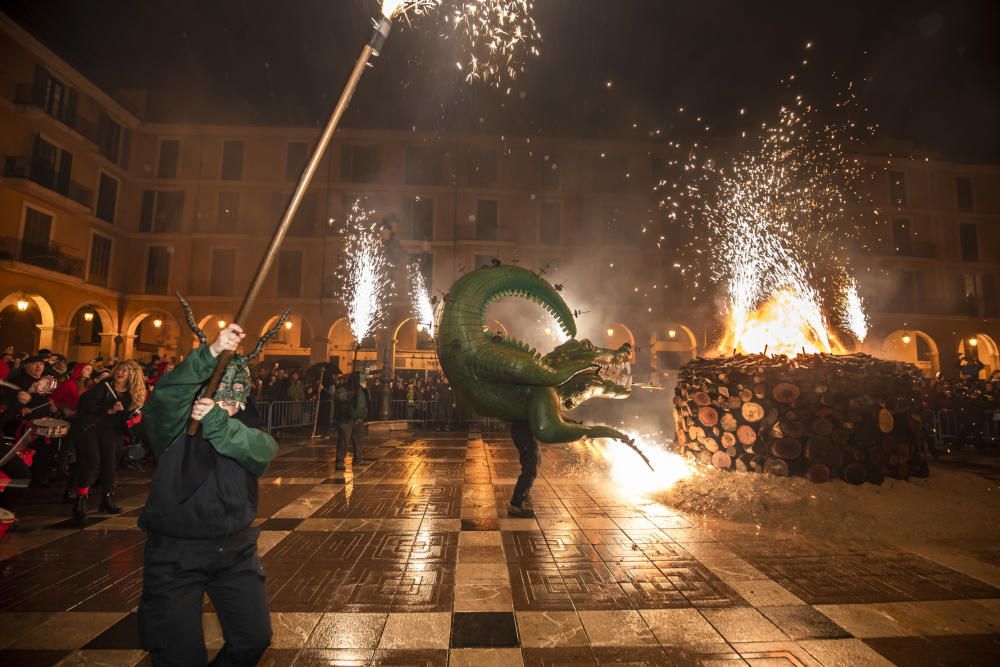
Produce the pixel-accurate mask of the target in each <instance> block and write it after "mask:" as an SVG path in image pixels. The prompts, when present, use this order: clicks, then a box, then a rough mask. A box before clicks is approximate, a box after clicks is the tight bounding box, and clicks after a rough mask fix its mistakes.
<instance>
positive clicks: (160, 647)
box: [139, 300, 287, 667]
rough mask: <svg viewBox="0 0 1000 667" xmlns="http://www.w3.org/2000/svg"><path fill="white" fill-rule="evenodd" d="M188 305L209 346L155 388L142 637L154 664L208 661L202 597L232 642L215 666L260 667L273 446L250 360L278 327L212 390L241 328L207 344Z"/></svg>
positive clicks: (148, 422)
mask: <svg viewBox="0 0 1000 667" xmlns="http://www.w3.org/2000/svg"><path fill="white" fill-rule="evenodd" d="M182 303H184V306H185V310H186V312H187V314H188V324H189V325H190V326H191V327H192V329H193V330H194V331H195V334H196V335H198V338H199V339H200V341H201V343H202V344H201V346H200V347H198V348H197V349H195V350H194V351H193V352H192V353H191V354H190V356H188V358H187V359H185V360H184V362H183V363H181V364H180V365H178V366H177V368H176V369H175V370H174V371H173V372H172V373H170V374H169V375H166V376H164V377H163V379H162V380H160V381H159V382H158V383H157V385H156V391H155V392H153V395H152V399H151V400H150V401H149V402H148V403H147V405H146V407H145V409H144V411H143V421H142V425H143V427H144V430H145V435H146V439H147V442H148V443H149V446H150V449H151V450H152V452H153V454H154V455H155V456H156V459H157V469H156V472H155V473H154V474H153V480H152V484H151V487H150V494H149V498H148V500H147V501H146V506H145V508H144V509H143V511H142V516H141V517H140V518H139V526H140V528H142V529H143V530H144V531H146V547H145V557H144V563H143V582H142V598H141V601H140V604H139V631H140V636H141V639H142V645H143V648H145V649H146V650H148V651H149V653H150V657H151V659H152V662H153V664H154V665H156V666H157V667H160V666H162V665H204V664H205V663H206V660H207V653H206V650H205V641H204V637H203V634H202V606H203V599H204V596H205V594H206V593H207V594H208V596H209V598H210V599H211V600H212V604H213V605H214V607H215V610H216V613H217V614H218V617H219V622H220V624H221V625H222V631H223V636H224V637H225V644H224V646H223V647H222V650H221V651H220V652H219V654H218V656H217V657H216V658H215V660H214V661H213V662H212V664H213V665H255V664H257V662H258V660H259V659H260V657H261V655H262V654H263V653H264V651H265V650H266V649H267V647H268V645H269V644H270V641H271V624H270V617H269V613H268V605H267V592H266V589H265V576H264V570H263V568H262V566H261V562H260V557H259V555H258V553H257V537H258V534H259V529H256V528H253V527H252V523H253V520H254V518H255V517H256V515H257V501H258V489H257V479H258V477H259V476H260V475H262V474H263V473H264V472H265V471H266V470H267V466H268V463H269V462H270V461H271V459H272V458H273V457H274V456H275V454H276V453H277V451H278V445H277V443H276V442H275V441H274V438H272V437H271V436H270V435H269V434H267V433H265V432H263V431H261V430H259V429H258V428H256V423H257V415H256V410H255V409H254V407H253V404H252V403H250V402H249V392H250V389H251V380H250V371H249V368H248V365H247V364H248V361H249V360H250V359H253V358H254V357H256V356H257V354H259V353H260V351H261V350H262V349H263V346H264V343H265V342H266V340H267V338H268V337H270V335H273V333H272V332H270V331H269V332H268V334H267V335H265V337H264V338H263V339H261V341H260V342H259V343H258V344H257V347H256V349H255V350H254V351H253V353H251V354H250V355H249V356H243V355H239V354H236V355H234V356H233V357H232V360H231V361H230V363H229V364H228V365H227V367H226V369H225V373H224V374H223V377H222V381H221V382H220V384H219V388H218V391H216V392H215V394H214V395H213V396H212V397H207V396H204V395H203V391H204V385H205V384H206V383H207V382H208V380H209V378H210V377H211V375H212V372H213V370H214V369H215V365H216V360H217V357H218V356H219V355H220V354H222V353H223V352H224V351H226V350H230V351H235V350H236V348H237V347H238V346H239V344H240V342H241V341H242V340H243V338H244V335H245V334H244V333H243V330H242V329H241V328H240V327H239V326H238V325H235V324H230V325H229V326H227V327H226V328H225V329H223V330H222V331H221V332H220V333H219V337H218V338H217V339H216V340H215V341H214V342H212V343H211V344H208V342H207V340H206V338H205V334H204V333H203V332H202V331H201V329H200V328H198V327H197V325H196V324H195V323H194V318H193V316H192V315H191V313H190V308H189V307H188V306H187V303H186V302H184V301H183V300H182ZM286 314H287V313H286ZM279 325H280V322H279ZM276 331H277V328H275V329H274V332H276ZM190 419H194V420H197V421H198V422H199V423H200V432H199V433H198V435H195V436H188V435H187V432H186V431H187V426H188V420H190Z"/></svg>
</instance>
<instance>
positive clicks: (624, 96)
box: [0, 0, 1000, 162]
mask: <svg viewBox="0 0 1000 667" xmlns="http://www.w3.org/2000/svg"><path fill="white" fill-rule="evenodd" d="M535 5H536V11H535V16H536V20H537V23H538V27H539V29H540V30H541V32H542V34H543V40H544V41H543V43H542V44H541V45H540V48H541V55H540V56H539V57H537V58H531V59H530V61H529V62H528V68H527V71H526V73H525V74H524V75H522V76H521V77H520V78H518V79H517V80H516V81H514V82H513V84H512V86H511V87H512V91H511V93H510V94H505V91H504V90H497V89H495V88H489V87H486V86H483V85H481V84H473V85H470V84H467V83H465V82H464V81H463V75H462V74H461V73H460V72H459V71H458V70H457V68H456V67H455V62H456V61H457V60H461V59H462V54H461V52H460V48H461V42H460V41H459V40H456V39H442V38H441V35H442V34H449V32H450V29H449V28H447V27H445V26H443V24H442V22H441V21H440V19H437V20H436V19H435V17H434V16H430V17H424V18H421V19H419V20H418V22H417V23H415V24H414V25H413V26H412V27H409V28H408V27H405V26H399V25H397V28H396V30H395V32H394V33H393V34H392V36H391V37H390V39H389V42H388V44H387V46H386V48H385V50H384V52H383V55H382V57H381V58H379V59H378V60H376V61H375V68H374V70H370V71H369V72H368V73H367V74H366V75H365V78H364V79H363V80H362V83H361V87H360V90H359V91H358V94H357V95H356V96H355V99H354V102H353V103H352V106H351V108H350V110H349V113H348V116H347V118H346V119H345V125H348V126H355V127H357V126H366V127H386V128H395V129H409V128H413V127H415V128H417V129H419V130H438V129H440V130H456V129H457V130H463V131H483V132H490V133H495V132H503V133H512V134H517V135H535V134H539V133H541V134H559V135H584V136H615V137H635V138H639V137H646V136H648V135H649V132H650V131H653V130H655V129H660V130H662V132H663V134H661V136H669V135H670V134H671V133H681V132H682V131H684V130H682V129H681V126H680V125H676V126H675V123H677V111H676V110H677V108H678V107H679V106H684V107H685V109H686V110H688V112H690V113H691V114H700V115H702V116H703V117H704V118H705V120H706V122H709V123H711V124H712V126H713V130H712V131H713V133H714V134H715V135H717V136H725V135H726V134H731V133H734V132H736V131H738V130H739V129H741V128H742V127H743V126H744V124H746V123H747V122H748V119H749V120H750V121H753V120H759V119H762V118H764V117H773V113H774V110H775V109H776V108H777V106H778V104H779V103H780V102H781V101H782V95H783V94H785V93H786V92H787V91H786V90H785V89H784V88H782V86H781V85H780V84H779V81H780V80H781V79H782V78H783V77H786V76H787V75H788V74H790V73H793V72H795V73H797V77H798V78H797V79H796V81H797V83H796V85H795V92H802V93H803V94H805V95H806V97H807V98H808V99H810V100H816V101H818V102H822V101H823V99H824V98H825V97H828V96H829V94H830V93H831V91H832V90H833V89H834V88H835V87H839V86H841V85H844V84H845V83H846V82H847V81H849V80H853V81H855V82H856V83H857V87H858V88H857V89H858V91H859V93H860V97H861V100H862V102H863V103H864V104H865V105H866V106H867V107H868V109H869V111H868V115H867V116H866V118H865V120H869V121H874V122H877V123H878V124H879V125H880V127H881V132H880V135H881V136H883V137H887V138H891V139H901V140H908V141H911V142H913V143H914V144H915V146H916V153H917V154H921V155H922V154H924V152H929V153H931V154H939V155H942V156H945V157H952V158H959V159H966V160H973V161H993V162H996V161H1000V122H998V120H1000V118H998V116H1000V114H998V108H1000V107H998V104H1000V99H998V98H1000V77H998V63H1000V46H998V38H997V27H998V26H1000V3H998V2H995V1H990V0H985V1H983V2H960V1H936V2H928V1H914V2H895V1H894V2H877V1H872V0H865V1H863V2H857V1H854V0H841V1H839V2H825V3H816V2H801V1H800V2H785V1H768V2H761V1H753V2H751V1H750V0H746V1H744V2H735V1H722V0H699V1H697V2H695V1H689V0H535ZM0 6H2V7H3V8H4V10H5V11H6V12H7V13H8V14H9V15H10V16H11V17H13V18H14V19H15V20H17V21H18V22H19V23H21V24H22V25H24V26H25V27H26V28H27V29H28V30H29V31H31V32H32V33H33V34H35V35H36V36H37V37H39V38H40V39H41V40H42V41H43V42H45V43H46V44H47V45H48V46H49V47H50V48H52V49H53V50H54V51H55V52H56V53H58V54H59V55H60V56H62V57H63V58H65V59H66V60H67V61H69V62H70V63H71V64H73V65H74V66H76V67H77V68H78V69H80V70H81V71H82V72H83V73H84V74H86V75H87V76H89V77H90V78H91V79H93V80H94V81H95V82H97V83H98V85H100V86H102V87H103V88H105V89H106V90H110V91H113V90H115V89H118V88H144V89H147V90H149V92H150V95H151V97H150V105H149V109H148V110H147V114H146V118H147V119H149V120H172V121H180V120H193V121H200V122H253V123H274V124H294V125H317V124H320V123H322V122H323V121H325V119H326V115H327V114H328V113H329V110H330V108H331V107H332V105H333V103H334V101H335V99H336V97H337V95H338V94H339V92H340V89H341V86H342V85H343V83H344V81H345V79H346V77H347V74H348V72H349V70H350V68H351V66H352V65H353V63H354V60H355V59H356V57H357V55H358V53H359V51H360V49H361V46H362V45H363V44H364V42H365V39H366V37H367V34H368V26H369V24H370V23H369V22H370V18H369V17H370V16H372V15H374V14H375V13H376V11H377V6H378V3H377V2H376V1H375V0H288V1H286V2H277V1H275V0H238V1H235V0H226V1H222V0H218V1H212V2H206V1H204V0H200V1H193V0H169V1H162V0H60V1H54V0H4V1H3V2H0ZM810 41H811V42H813V43H814V46H813V48H812V49H811V50H809V51H805V50H804V48H803V47H804V45H805V44H806V43H807V42H810ZM803 57H808V59H809V60H810V63H809V65H808V66H807V67H805V68H803V67H802V66H801V65H800V61H801V60H802V59H803ZM834 73H836V75H837V79H836V80H834V79H833V78H832V74H834ZM608 82H611V86H610V87H609V86H608ZM740 108H746V109H747V115H746V116H744V117H740V116H739V113H738V110H739V109H740ZM633 126H635V127H633Z"/></svg>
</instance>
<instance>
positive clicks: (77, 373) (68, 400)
mask: <svg viewBox="0 0 1000 667" xmlns="http://www.w3.org/2000/svg"><path fill="white" fill-rule="evenodd" d="M93 372H94V367H93V366H91V365H90V364H85V363H82V362H81V363H79V364H77V365H76V366H74V367H73V372H72V373H70V376H69V378H68V379H66V380H63V381H62V382H61V383H60V384H59V386H58V387H57V388H56V390H55V391H54V392H52V396H51V400H52V402H53V403H54V404H55V406H56V408H58V409H59V411H60V412H62V413H63V414H64V415H66V416H67V417H72V416H74V415H75V414H76V406H77V404H78V403H79V402H80V394H82V393H83V392H85V391H86V390H87V385H88V383H89V382H90V376H91V374H92V373H93Z"/></svg>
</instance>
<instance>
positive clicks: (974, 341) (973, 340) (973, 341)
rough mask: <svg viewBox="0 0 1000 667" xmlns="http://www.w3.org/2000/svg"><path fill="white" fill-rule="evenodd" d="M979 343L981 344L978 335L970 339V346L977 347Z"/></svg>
mask: <svg viewBox="0 0 1000 667" xmlns="http://www.w3.org/2000/svg"><path fill="white" fill-rule="evenodd" d="M977 345H979V338H978V337H976V336H973V337H972V338H970V339H969V347H976V346H977Z"/></svg>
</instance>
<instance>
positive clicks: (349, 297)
mask: <svg viewBox="0 0 1000 667" xmlns="http://www.w3.org/2000/svg"><path fill="white" fill-rule="evenodd" d="M343 231H344V252H345V257H344V263H343V266H342V267H341V270H340V272H339V275H338V277H339V279H340V286H341V288H340V290H341V294H340V297H341V300H342V301H343V303H344V306H345V307H346V308H347V319H348V322H349V324H350V327H351V333H352V334H353V335H354V341H355V344H356V345H361V343H362V341H364V340H365V339H366V338H368V337H369V336H370V335H372V333H374V331H375V329H376V328H377V327H378V326H379V324H381V322H382V320H383V318H384V317H385V301H386V298H387V296H388V291H389V289H388V284H389V275H388V273H389V272H388V268H389V263H388V260H387V259H386V256H385V252H384V249H383V247H382V240H381V238H380V237H379V223H378V222H377V220H376V218H375V211H370V210H368V209H366V208H364V207H363V206H362V205H361V200H360V199H358V200H355V201H354V204H353V206H352V207H351V211H350V213H349V214H348V216H347V221H346V224H345V226H344V230H343Z"/></svg>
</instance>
